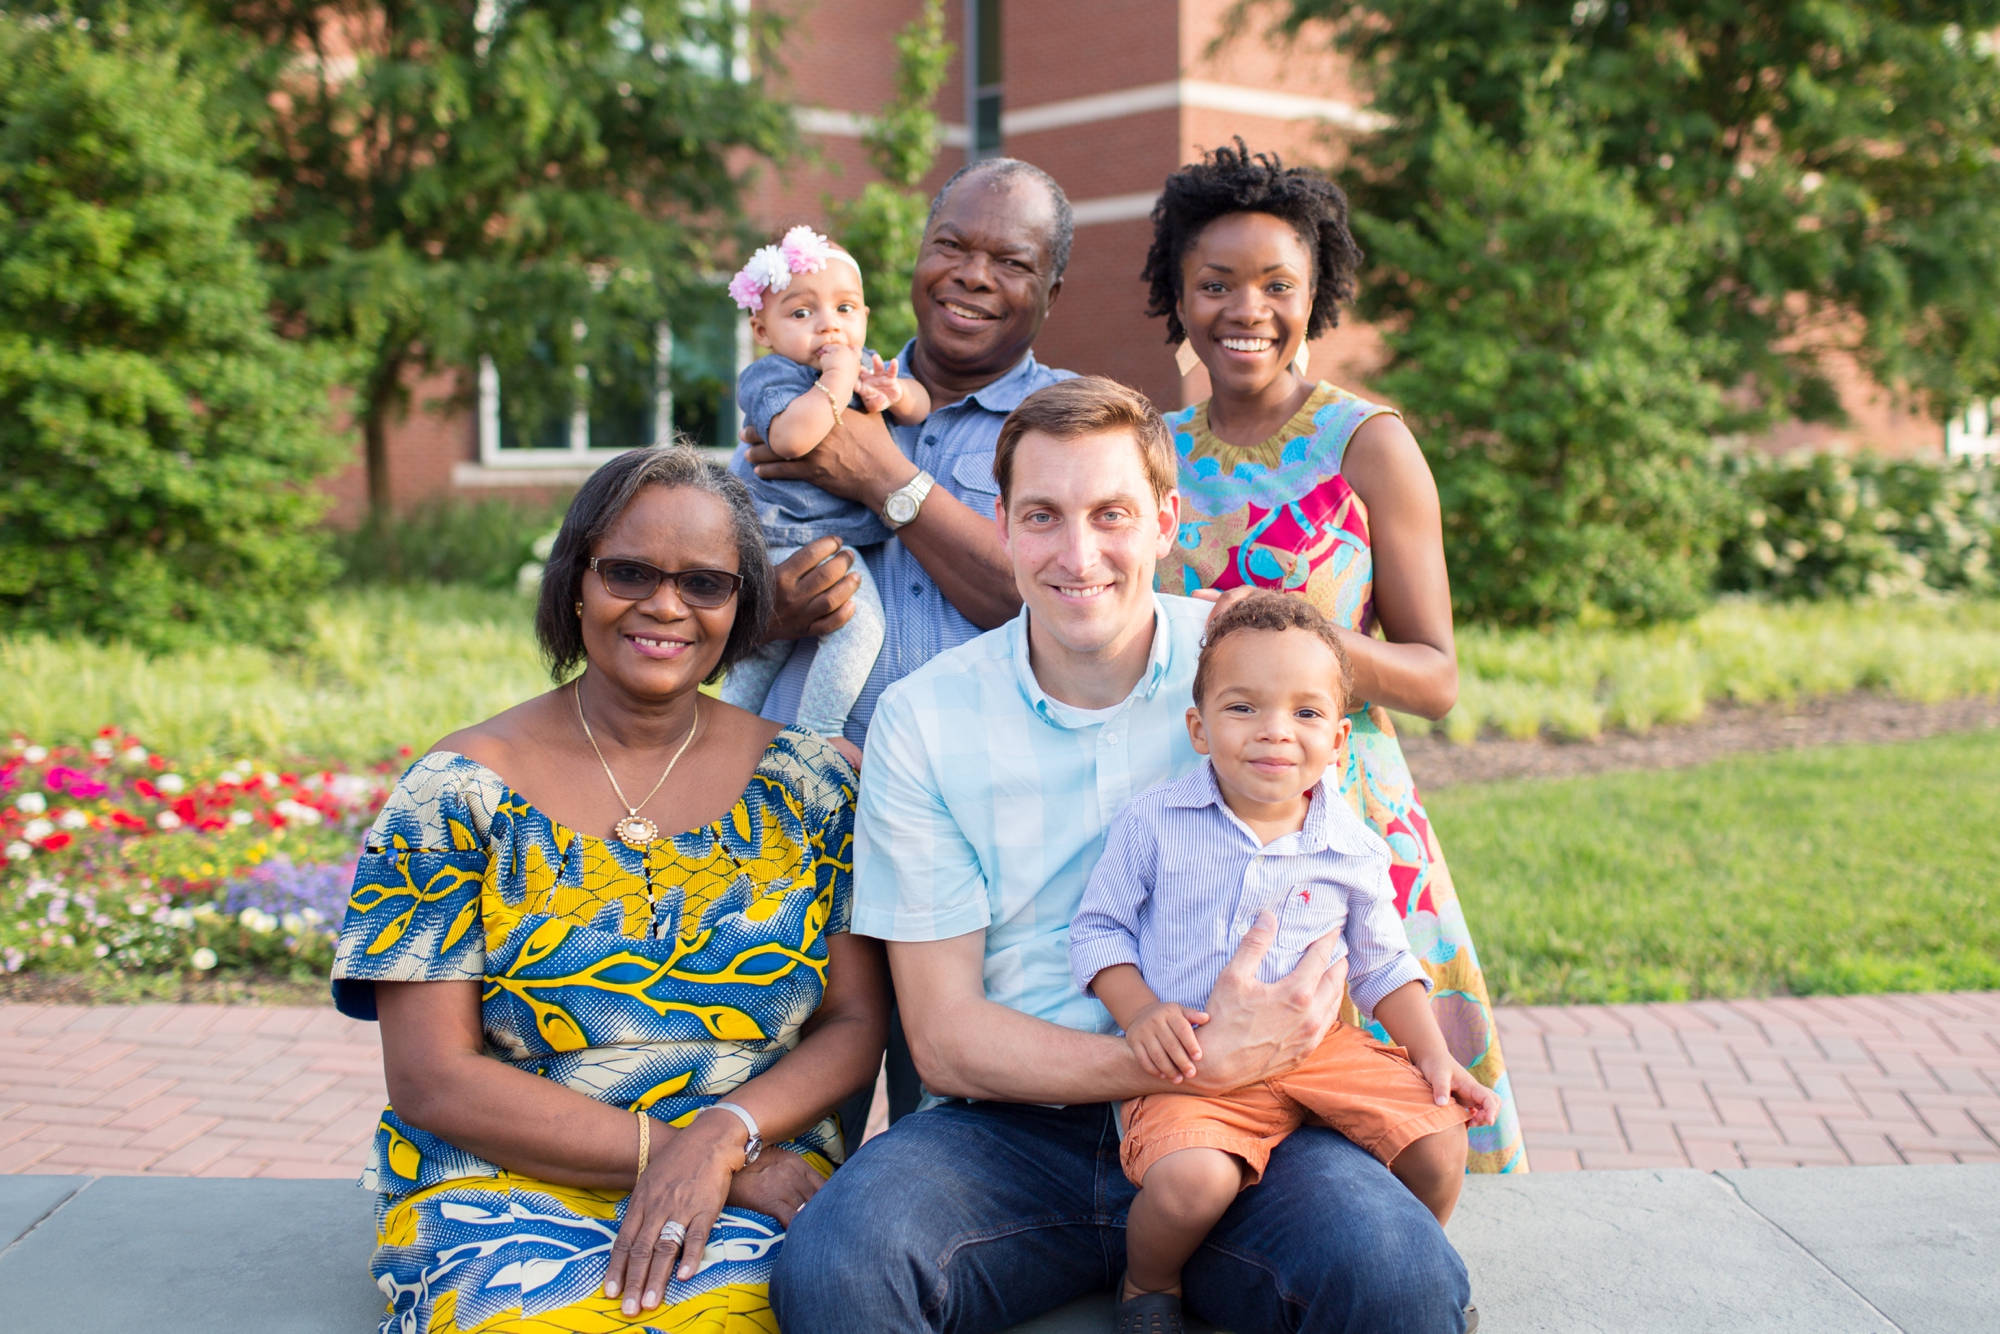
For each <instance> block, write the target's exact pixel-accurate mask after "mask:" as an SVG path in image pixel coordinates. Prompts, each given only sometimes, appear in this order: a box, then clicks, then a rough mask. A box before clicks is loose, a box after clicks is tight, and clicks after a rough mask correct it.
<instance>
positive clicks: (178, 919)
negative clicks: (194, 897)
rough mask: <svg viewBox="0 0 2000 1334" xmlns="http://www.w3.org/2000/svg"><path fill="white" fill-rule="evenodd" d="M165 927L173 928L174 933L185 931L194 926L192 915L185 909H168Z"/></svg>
mask: <svg viewBox="0 0 2000 1334" xmlns="http://www.w3.org/2000/svg"><path fill="white" fill-rule="evenodd" d="M167 925H168V926H171V927H173V928H174V929H175V930H176V931H185V930H187V929H188V928H189V927H191V926H193V925H194V914H193V913H191V912H189V911H188V910H187V909H186V908H169V909H168V910H167Z"/></svg>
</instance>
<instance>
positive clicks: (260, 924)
mask: <svg viewBox="0 0 2000 1334" xmlns="http://www.w3.org/2000/svg"><path fill="white" fill-rule="evenodd" d="M236 920H237V921H239V922H241V923H243V925H245V926H247V927H249V928H250V929H251V930H252V931H259V932H262V931H269V930H270V929H271V928H273V927H275V926H276V925H277V924H278V919H277V918H275V917H273V916H271V914H269V913H267V912H265V911H264V910H263V909H262V908H245V909H244V910H243V911H242V912H240V913H237V914H236Z"/></svg>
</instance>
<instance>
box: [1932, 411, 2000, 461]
mask: <svg viewBox="0 0 2000 1334" xmlns="http://www.w3.org/2000/svg"><path fill="white" fill-rule="evenodd" d="M1944 452H1945V454H1946V455H1947V456H1949V457H1951V458H1988V459H1990V458H1993V457H1994V456H1995V455H2000V398H1996V399H1992V400H1990V401H1988V402H1984V403H1982V402H1980V401H1979V400H1978V399H1974V400H1973V401H1972V402H1971V403H1968V404H1967V405H1966V408H1965V411H1963V412H1961V413H1959V414H1958V415H1957V416H1956V417H1953V418H1952V419H1951V420H1950V421H1948V422H1946V423H1945V424H1944Z"/></svg>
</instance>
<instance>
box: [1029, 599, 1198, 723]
mask: <svg viewBox="0 0 2000 1334" xmlns="http://www.w3.org/2000/svg"><path fill="white" fill-rule="evenodd" d="M1173 644H1174V637H1173V632H1172V631H1171V630H1170V629H1169V628H1168V625H1167V612H1166V608H1164V607H1162V606H1161V605H1160V595H1159V594H1157V593H1155V594H1153V645H1152V649H1151V651H1150V652H1148V653H1147V655H1146V671H1145V673H1144V674H1143V675H1142V676H1140V678H1139V683H1138V684H1137V685H1135V686H1133V687H1132V693H1131V694H1129V695H1127V696H1126V697H1125V700H1124V702H1125V703H1126V704H1130V703H1131V702H1132V701H1133V700H1135V699H1141V698H1144V699H1151V698H1153V697H1154V696H1155V695H1157V694H1159V693H1160V685H1161V683H1162V682H1163V681H1165V680H1166V679H1167V668H1168V666H1169V659H1170V658H1171V657H1172V654H1173ZM1007 649H1008V652H1009V653H1011V654H1012V655H1013V658H1014V678H1015V680H1016V681H1017V682H1019V683H1020V687H1021V694H1022V695H1023V696H1025V697H1026V698H1027V701H1028V707H1029V708H1031V709H1033V710H1034V711H1035V712H1036V713H1037V714H1039V715H1040V716H1041V718H1042V720H1043V721H1044V722H1048V723H1052V724H1054V725H1055V726H1057V727H1088V726H1092V725H1094V723H1095V722H1096V721H1099V720H1095V719H1093V720H1091V721H1090V722H1071V721H1069V720H1068V717H1067V715H1068V714H1069V711H1070V710H1071V709H1073V708H1075V706H1074V705H1065V704H1064V703H1063V702H1062V701H1061V700H1057V699H1051V698H1050V697H1049V693H1048V691H1046V690H1043V689H1042V683H1041V682H1040V681H1038V680H1036V679H1035V665H1034V662H1033V660H1032V659H1031V657H1030V655H1029V652H1028V609H1027V607H1026V606H1023V607H1022V608H1021V614H1020V615H1019V616H1016V617H1015V618H1014V619H1013V620H1011V621H1009V622H1007Z"/></svg>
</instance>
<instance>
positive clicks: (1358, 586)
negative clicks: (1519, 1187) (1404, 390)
mask: <svg viewBox="0 0 2000 1334" xmlns="http://www.w3.org/2000/svg"><path fill="white" fill-rule="evenodd" d="M1385 412H1386V413H1393V412H1395V409H1394V408H1391V407H1385V406H1384V405H1382V404H1380V403H1370V402H1369V401H1368V400H1366V399H1364V398H1359V397H1357V396H1355V395H1353V394H1350V393H1348V392H1347V391H1346V390H1345V389H1336V388H1334V387H1333V386H1332V385H1330V384H1324V383H1323V384H1321V385H1320V386H1319V387H1318V388H1317V389H1315V390H1314V391H1313V393H1312V395H1311V396H1310V397H1309V398H1307V399H1306V401H1305V402H1304V403H1303V404H1302V405H1301V406H1300V408H1299V411H1298V413H1297V415H1296V416H1294V417H1293V418H1292V420H1291V421H1290V422H1288V423H1287V424H1286V425H1285V428H1284V429H1283V430H1281V431H1280V432H1278V434H1276V435H1275V436H1272V437H1271V438H1270V439H1269V440H1266V441H1264V442H1263V443H1262V444H1259V445H1255V446H1252V447H1249V448H1244V447H1241V446H1237V445H1232V444H1230V443H1228V442H1227V441H1225V440H1222V439H1220V438H1218V437H1217V436H1216V435H1215V434H1214V432H1212V431H1210V430H1209V429H1208V409H1207V405H1206V404H1198V405H1196V406H1195V407H1191V408H1185V409H1183V410H1182V411H1180V412H1177V413H1174V414H1172V415H1171V416H1169V417H1168V418H1167V425H1168V427H1169V428H1171V429H1172V431H1173V433H1174V451H1175V453H1176V454H1177V455H1178V456H1179V473H1180V479H1179V486H1180V493H1181V527H1180V534H1179V538H1178V540H1177V541H1176V542H1175V543H1174V549H1173V550H1172V551H1171V552H1170V553H1169V554H1168V555H1167V557H1166V559H1165V560H1162V561H1161V562H1160V566H1159V573H1158V575H1157V579H1158V583H1159V588H1160V590H1161V591H1162V592H1166V593H1181V594H1188V593H1193V592H1194V591H1195V590H1196V589H1198V588H1237V587H1241V586H1243V585H1246V584H1247V585H1251V586H1254V587H1257V588H1277V589H1284V590H1286V591H1287V592H1293V593H1298V594H1300V595H1301V596H1303V597H1305V598H1306V599H1307V600H1308V601H1310V602H1311V603H1312V604H1313V605H1314V606H1315V607H1318V608H1319V609H1320V611H1321V612H1323V613H1325V615H1326V617H1327V619H1328V620H1330V621H1332V622H1333V623H1334V624H1335V625H1338V626H1341V627H1343V628H1345V629H1349V630H1354V631H1358V632H1359V633H1361V634H1364V635H1365V634H1368V633H1370V632H1372V631H1373V630H1374V628H1375V555H1374V551H1373V549H1372V548H1371V546H1370V544H1369V537H1368V507H1367V506H1366V505H1364V504H1363V503H1362V501H1361V497H1360V496H1358V495H1356V494H1354V488H1353V487H1351V486H1349V485H1348V484H1347V479H1346V478H1345V477H1342V476H1341V475H1340V461H1341V458H1342V456H1343V455H1345V454H1346V452H1347V442H1348V441H1349V440H1351V439H1352V438H1353V436H1354V432H1355V431H1356V430H1357V429H1358V428H1359V427H1360V426H1361V424H1362V423H1363V422H1365V421H1367V420H1368V419H1369V418H1370V417H1375V416H1379V415H1381V414H1382V413H1385ZM1350 717H1351V719H1352V721H1353V727H1354V730H1353V732H1352V733H1351V741H1350V744H1349V746H1348V752H1347V769H1346V771H1345V772H1344V773H1343V774H1342V775H1341V783H1340V792H1341V795H1342V796H1344V797H1346V798H1347V801H1348V804H1349V805H1351V806H1352V807H1353V808H1354V809H1355V811H1356V813H1358V814H1359V815H1360V816H1361V818H1362V819H1364V820H1366V821H1367V822H1368V827H1369V828H1370V829H1373V830H1374V831H1375V832H1376V833H1378V834H1380V835H1381V836H1382V839H1383V841H1384V842H1386V843H1387V844H1388V845H1389V854H1390V858H1391V861H1390V867H1389V875H1390V878H1391V880H1393V881H1394V883H1395V886H1396V906H1397V907H1398V908H1399V909H1400V910H1401V911H1402V914H1403V925H1404V926H1405V927H1406V928H1407V929H1408V930H1409V933H1410V948H1411V950H1412V951H1413V952H1414V953H1415V954H1416V956H1417V958H1418V959H1419V960H1421V961H1422V963H1423V966H1424V971H1425V972H1426V973H1428V974H1430V979H1431V987H1432V991H1431V1013H1432V1014H1434V1015H1436V1016H1437V1021H1438V1027H1440V1028H1441V1029H1443V1030H1444V1036H1445V1042H1446V1044H1447V1045H1449V1046H1450V1048H1451V1053H1452V1055H1453V1056H1455V1057H1457V1058H1458V1060H1459V1062H1460V1063H1461V1064H1463V1065H1464V1066H1465V1068H1466V1069H1467V1070H1469V1071H1470V1072H1471V1073H1472V1075H1473V1077H1474V1078H1476V1079H1478V1080H1479V1082H1480V1083H1482V1084H1485V1085H1486V1086H1487V1087H1488V1088H1490V1089H1492V1090H1493V1091H1494V1092H1495V1093H1496V1094H1498V1095H1499V1097H1500V1117H1499V1119H1498V1120H1497V1121H1495V1122H1494V1123H1493V1124H1492V1125H1490V1126H1471V1127H1468V1128H1467V1133H1468V1136H1469V1138H1470V1141H1471V1152H1470V1154H1469V1156H1468V1158H1467V1161H1466V1168H1467V1170H1468V1171H1473V1172H1525V1171H1527V1170H1528V1157H1527V1152H1526V1150H1525V1149H1524V1148H1523V1147H1522V1144H1521V1118H1520V1115H1519V1113H1518V1112H1517V1111H1516V1110H1515V1107H1514V1089H1513V1086H1512V1084H1511V1083H1510V1082H1509V1081H1508V1079H1507V1063H1506V1060H1505V1058H1503V1057H1502V1056H1501V1054H1500V1035H1499V1033H1498V1032H1497V1031H1495V1029H1494V1026H1493V1006H1492V1003H1491V1001H1490V1000H1489V999H1488V997H1487V994H1486V976H1485V974H1484V973H1482V972H1481V971H1480V968H1479V954H1478V951H1476V950H1475V949H1473V947H1472V931H1471V929H1470V928H1469V927H1467V926H1466V924H1465V913H1464V912H1463V910H1461V909H1460V907H1459V904H1458V894H1457V892H1456V891H1455V890H1454V889H1453V888H1452V883H1451V871H1450V870H1449V869H1448V868H1447V867H1446V866H1445V860H1444V849H1443V848H1442V847H1440V846H1439V844H1438V838H1437V831H1436V830H1434V829H1433V828H1432V827H1431V821H1430V815H1429V813H1428V812H1427V811H1425V810H1424V803H1423V798H1421V797H1420V796H1418V795H1417V784H1416V780H1415V779H1414V778H1412V777H1411V776H1410V765H1409V761H1407V760H1405V759H1404V758H1403V747H1402V745H1401V744H1400V743H1399V742H1398V741H1397V740H1396V728H1395V724H1394V723H1392V722H1390V720H1389V715H1388V713H1387V711H1386V710H1384V709H1383V708H1382V707H1381V706H1379V705H1372V704H1370V705H1364V706H1362V707H1361V708H1360V709H1359V710H1357V711H1356V712H1354V713H1353V714H1351V715H1350ZM1329 777H1331V775H1329ZM1345 1017H1346V1019H1347V1021H1348V1022H1349V1023H1353V1024H1359V1023H1360V1021H1361V1016H1360V1015H1359V1014H1358V1013H1357V1012H1356V1011H1355V1010H1354V1007H1353V1005H1352V1003H1349V1004H1348V1005H1347V1007H1346V1015H1345ZM1372 1027H1373V1030H1374V1034H1375V1036H1376V1037H1377V1038H1379V1039H1381V1040H1382V1041H1384V1042H1387V1041H1388V1040H1389V1035H1388V1033H1386V1032H1384V1031H1383V1030H1382V1028H1381V1026H1380V1025H1373V1026H1372Z"/></svg>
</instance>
